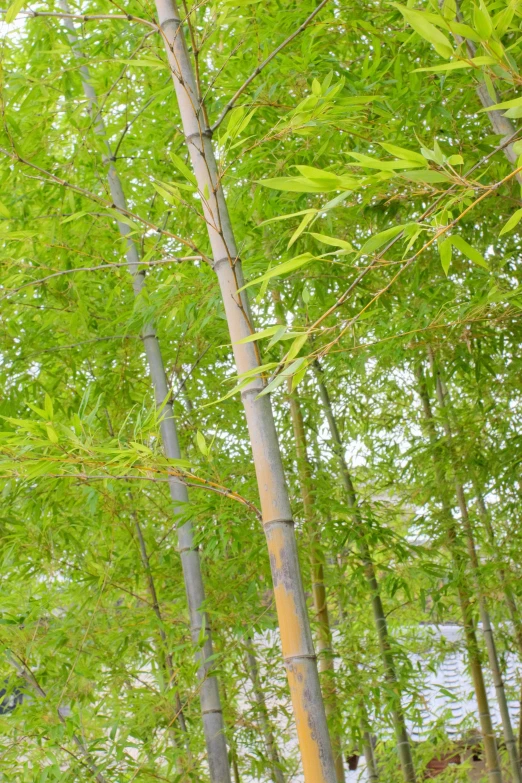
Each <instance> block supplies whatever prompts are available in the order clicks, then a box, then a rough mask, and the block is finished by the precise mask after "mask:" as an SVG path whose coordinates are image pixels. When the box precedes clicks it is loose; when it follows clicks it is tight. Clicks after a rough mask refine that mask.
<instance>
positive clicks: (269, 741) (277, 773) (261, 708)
mask: <svg viewBox="0 0 522 783" xmlns="http://www.w3.org/2000/svg"><path fill="white" fill-rule="evenodd" d="M245 646H246V657H247V665H248V672H249V674H250V679H251V681H252V687H253V689H254V696H255V699H256V703H257V710H258V715H259V722H260V724H261V731H262V734H263V739H264V742H265V749H266V755H267V757H268V758H269V760H270V763H271V770H270V771H271V775H272V780H273V781H274V783H285V776H284V775H283V770H282V769H281V760H280V758H279V753H278V752H277V747H276V744H275V739H274V733H273V731H272V727H271V725H270V719H269V716H268V709H267V706H266V701H265V694H264V693H263V688H262V686H261V681H260V679H259V668H258V666H257V659H256V656H255V651H254V645H253V644H252V639H250V638H247V640H246V645H245Z"/></svg>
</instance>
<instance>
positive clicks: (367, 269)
mask: <svg viewBox="0 0 522 783" xmlns="http://www.w3.org/2000/svg"><path fill="white" fill-rule="evenodd" d="M520 133H522V129H519V130H517V131H515V133H513V134H512V136H510V137H509V138H507V139H504V140H503V141H502V143H501V144H499V146H498V147H495V149H494V150H492V151H491V152H489V153H488V154H487V155H484V157H483V158H481V159H480V160H479V161H478V162H477V163H475V165H474V166H472V167H471V168H470V169H469V171H467V172H466V174H464V175H463V176H464V179H467V177H469V176H470V174H472V173H473V172H474V171H476V170H477V169H478V168H480V166H482V165H483V164H484V163H486V162H487V161H488V160H489V159H490V158H491V157H493V155H495V154H496V153H497V152H500V151H501V150H503V149H504V148H505V147H506V146H507V145H508V144H510V143H511V142H512V141H514V139H515V138H516V137H517V136H518V135H519V134H520ZM520 170H521V169H516V171H514V172H512V173H511V174H509V175H508V176H507V177H504V179H502V180H501V181H500V182H497V183H495V184H494V185H492V186H491V187H490V188H487V190H486V191H485V193H483V194H482V195H481V196H480V197H479V198H478V199H477V200H476V201H474V202H473V204H472V205H471V206H470V207H468V208H467V209H466V210H465V211H464V212H463V213H462V214H461V215H460V216H459V217H458V218H456V219H455V220H454V221H452V223H450V224H449V225H447V226H445V227H444V229H443V230H442V231H439V232H438V233H436V234H435V235H434V236H433V237H432V239H431V240H430V241H429V242H428V243H426V244H425V245H423V247H422V248H421V249H420V251H419V252H418V253H415V255H414V256H412V257H410V258H409V259H408V260H407V261H406V263H405V265H404V266H403V267H402V268H401V270H400V271H399V273H398V274H397V275H396V276H395V277H394V278H393V279H392V281H391V283H390V285H391V284H392V283H393V282H394V281H395V279H396V278H397V277H398V275H399V274H401V273H402V272H404V270H405V269H407V268H408V266H409V265H410V264H411V263H412V262H413V261H414V260H415V259H416V258H417V257H418V255H420V253H422V252H423V251H424V250H425V249H426V248H427V247H428V246H429V245H431V244H433V242H434V241H435V240H436V239H438V237H439V236H440V235H441V234H444V233H445V232H446V231H448V230H449V229H451V228H453V226H454V225H455V224H456V223H458V222H459V221H460V220H461V218H462V217H463V216H464V214H466V213H467V212H469V210H470V209H472V208H473V207H474V206H475V205H476V204H477V203H478V202H479V201H482V199H483V198H485V197H486V196H488V195H490V193H492V192H496V190H497V189H498V188H499V187H500V185H502V184H503V183H504V182H507V181H508V180H510V179H511V178H512V177H513V176H515V175H517V174H518V172H519V171H520ZM456 187H457V183H455V184H453V185H452V186H451V187H450V188H448V189H447V190H445V191H444V193H441V194H440V196H438V198H437V199H436V200H435V201H434V203H433V204H432V205H431V206H430V207H428V208H427V209H426V210H425V211H424V212H423V214H422V215H421V216H420V218H419V221H418V222H421V221H423V220H426V218H428V217H429V216H430V215H432V214H433V212H434V211H435V209H436V208H437V206H438V205H439V204H440V202H441V201H442V200H443V199H444V198H445V197H446V196H448V195H449V194H450V193H452V192H454V190H455V189H456ZM403 237H404V231H401V232H400V233H399V234H397V236H395V237H394V238H393V239H391V240H390V242H388V244H387V245H386V246H385V247H384V248H383V249H382V250H381V251H380V252H379V253H378V254H377V255H375V256H374V257H373V258H372V260H371V261H370V263H369V264H368V265H367V266H366V267H365V268H364V269H363V270H362V271H361V272H360V273H359V274H358V275H357V277H356V278H355V280H353V281H352V282H351V283H350V285H349V286H348V288H347V289H346V291H344V293H343V294H341V296H340V297H339V298H338V299H337V300H336V301H335V302H334V304H333V305H331V307H329V308H328V310H326V311H325V312H324V313H323V314H322V315H320V316H319V318H317V320H315V321H314V323H313V324H311V326H309V327H308V329H307V330H306V334H308V335H311V334H312V333H313V332H314V331H315V330H316V329H317V327H318V326H320V324H322V322H323V321H324V320H326V318H328V316H330V315H332V314H333V313H334V312H335V311H336V310H338V309H339V307H341V306H342V305H343V304H344V303H345V302H346V301H347V300H348V298H349V296H350V294H351V293H352V292H353V291H354V290H355V289H356V288H357V286H358V285H359V283H360V282H361V280H363V278H364V277H366V275H367V274H368V273H369V272H371V271H372V270H373V269H375V268H376V266H375V265H376V262H377V261H380V260H381V259H382V257H383V256H384V254H385V253H387V252H388V250H389V249H390V248H391V247H393V245H395V244H396V243H397V242H399V241H400V240H401V239H402V238H403ZM389 287H390V286H389V285H388V286H386V288H384V289H383V290H382V291H379V292H378V294H377V295H376V297H374V298H373V299H372V300H371V301H370V302H369V303H368V304H367V305H366V307H365V308H364V310H366V309H367V308H368V307H369V306H370V305H371V304H372V303H373V302H374V301H375V299H377V298H378V297H379V296H381V294H383V293H384V292H385V291H387V290H388V288H389ZM364 310H361V312H360V313H358V314H357V316H355V318H353V319H351V320H350V322H349V323H348V325H347V326H346V328H349V327H350V326H351V325H352V324H353V323H355V320H357V318H359V317H360V316H361V315H362V313H363V312H364ZM345 331H346V329H343V331H342V333H341V334H340V335H339V338H340V337H341V336H342V334H344V332H345ZM338 341H339V340H338V339H337V340H335V341H333V342H332V343H330V344H329V345H327V346H326V349H327V350H326V351H325V352H323V350H322V349H321V350H320V351H318V352H317V353H316V354H315V356H316V357H317V358H318V357H320V356H325V355H326V353H327V352H328V351H329V350H330V348H332V347H333V345H335V343H336V342H338ZM287 363H288V359H287V356H286V355H285V356H284V357H283V359H282V360H281V361H280V362H279V364H278V366H277V367H276V369H275V371H274V372H273V374H272V376H271V378H272V379H273V378H275V377H276V375H278V374H279V373H280V372H281V370H282V369H283V368H284V367H285V366H286V364H287Z"/></svg>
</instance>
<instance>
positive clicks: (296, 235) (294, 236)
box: [287, 212, 315, 250]
mask: <svg viewBox="0 0 522 783" xmlns="http://www.w3.org/2000/svg"><path fill="white" fill-rule="evenodd" d="M314 217H315V215H314V213H313V212H312V213H310V212H309V213H308V214H307V215H305V216H304V217H303V219H302V220H301V222H300V223H299V225H298V227H297V228H296V230H295V231H294V233H293V234H292V236H291V237H290V240H289V242H288V245H287V250H288V249H289V248H291V247H292V245H293V244H294V242H296V241H297V240H298V239H299V237H300V236H301V234H302V233H303V231H304V230H305V228H306V227H307V226H308V224H309V223H310V222H311V221H312V220H313V219H314Z"/></svg>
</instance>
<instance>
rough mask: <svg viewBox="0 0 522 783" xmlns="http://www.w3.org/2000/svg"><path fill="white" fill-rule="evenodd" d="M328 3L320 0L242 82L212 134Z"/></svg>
mask: <svg viewBox="0 0 522 783" xmlns="http://www.w3.org/2000/svg"><path fill="white" fill-rule="evenodd" d="M328 1H329V0H322V2H321V3H319V5H318V6H317V8H315V9H314V10H313V11H312V13H311V14H310V16H309V17H307V18H306V19H305V21H304V22H303V24H302V25H300V26H299V27H298V28H297V30H295V31H294V32H293V33H292V35H289V36H288V38H286V40H284V41H283V43H281V44H279V46H278V47H277V48H276V49H274V51H273V52H271V53H270V54H269V55H268V57H267V58H266V59H265V60H263V62H262V63H260V64H259V65H258V66H257V68H256V69H255V70H254V71H253V72H252V73H251V74H250V76H249V77H248V79H246V81H244V82H243V84H242V85H241V87H240V88H239V90H237V92H236V93H235V94H234V95H233V96H232V98H231V99H230V100H229V102H228V103H227V104H226V106H225V108H224V109H223V111H222V112H221V114H220V115H219V117H218V118H217V120H216V122H215V123H214V124H213V125H211V127H210V130H211V131H212V133H214V131H215V130H216V129H217V128H218V127H219V126H220V125H221V123H222V122H223V120H224V119H225V117H226V116H227V114H228V112H229V111H230V110H231V109H233V108H234V106H235V105H236V103H237V101H238V99H239V98H240V97H241V95H242V94H243V93H244V92H245V90H246V89H247V87H248V86H249V85H250V84H252V82H253V81H254V79H255V78H256V76H259V74H260V73H261V71H262V70H263V69H264V68H266V66H267V65H268V64H269V63H270V62H272V60H273V59H274V57H277V55H278V54H279V52H280V51H282V50H283V49H284V48H285V47H286V46H288V44H289V43H291V42H292V41H293V40H294V38H297V36H298V35H299V34H300V33H302V32H303V30H305V29H306V28H307V27H308V25H309V24H310V22H311V21H312V20H313V19H314V17H315V16H317V14H318V13H319V11H320V10H321V9H322V8H324V6H325V5H326V3H328Z"/></svg>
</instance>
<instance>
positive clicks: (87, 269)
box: [0, 256, 203, 302]
mask: <svg viewBox="0 0 522 783" xmlns="http://www.w3.org/2000/svg"><path fill="white" fill-rule="evenodd" d="M202 259H203V256H183V257H178V256H170V257H169V258H162V259H159V260H158V261H140V265H143V266H159V265H160V264H180V263H181V262H182V261H201V260H202ZM128 265H129V262H128V261H122V262H121V263H120V262H118V263H115V264H99V265H98V266H78V267H76V268H75V269H62V270H60V271H59V272H53V273H52V274H51V275H46V277H40V278H39V279H38V280H31V281H29V282H28V283H23V285H20V286H18V288H13V289H11V290H10V291H9V293H7V294H4V296H2V297H0V302H3V300H4V299H7V298H8V297H10V296H14V294H17V293H18V292H19V291H21V290H22V289H23V288H29V287H30V286H32V285H42V283H46V282H47V280H52V279H53V278H54V277H62V275H71V274H74V273H75V272H98V271H99V270H100V269H119V268H120V267H123V266H128Z"/></svg>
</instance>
